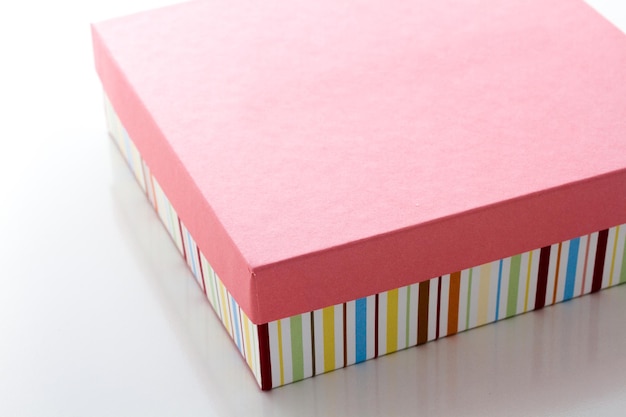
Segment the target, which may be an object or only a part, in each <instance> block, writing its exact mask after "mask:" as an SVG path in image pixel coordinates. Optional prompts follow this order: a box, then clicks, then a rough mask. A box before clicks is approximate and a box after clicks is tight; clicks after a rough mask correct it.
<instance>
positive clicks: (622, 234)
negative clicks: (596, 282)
mask: <svg viewBox="0 0 626 417" xmlns="http://www.w3.org/2000/svg"><path fill="white" fill-rule="evenodd" d="M624 245H626V224H623V225H621V226H620V228H619V239H618V241H617V251H616V253H615V269H614V270H613V285H616V284H619V279H620V276H621V273H622V263H623V262H624Z"/></svg>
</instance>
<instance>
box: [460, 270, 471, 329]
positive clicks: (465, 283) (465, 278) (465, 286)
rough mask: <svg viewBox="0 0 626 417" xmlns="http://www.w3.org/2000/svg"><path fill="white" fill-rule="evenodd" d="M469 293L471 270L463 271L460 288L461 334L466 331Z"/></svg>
mask: <svg viewBox="0 0 626 417" xmlns="http://www.w3.org/2000/svg"><path fill="white" fill-rule="evenodd" d="M468 291H469V269H464V270H463V271H461V285H460V288H459V328H458V329H457V330H458V331H459V332H462V331H463V330H466V328H465V324H466V322H467V293H468Z"/></svg>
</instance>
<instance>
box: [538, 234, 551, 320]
mask: <svg viewBox="0 0 626 417" xmlns="http://www.w3.org/2000/svg"><path fill="white" fill-rule="evenodd" d="M549 268H550V246H544V247H543V248H541V252H540V253H539V271H538V273H537V296H536V297H535V310H539V309H540V308H543V307H544V306H545V305H546V290H547V288H548V270H549Z"/></svg>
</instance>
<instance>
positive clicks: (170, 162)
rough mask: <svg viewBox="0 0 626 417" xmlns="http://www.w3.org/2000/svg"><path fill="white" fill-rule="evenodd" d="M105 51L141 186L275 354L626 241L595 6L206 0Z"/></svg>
mask: <svg viewBox="0 0 626 417" xmlns="http://www.w3.org/2000/svg"><path fill="white" fill-rule="evenodd" d="M93 42H94V53H95V62H96V69H97V71H98V74H99V75H100V78H101V80H102V83H103V86H104V89H105V92H106V95H107V97H108V99H109V100H110V102H111V106H112V109H115V110H114V111H115V112H116V113H117V115H118V116H119V118H120V120H121V125H123V134H120V135H121V136H120V137H122V136H124V135H125V136H126V138H127V139H128V138H129V137H130V138H132V143H133V147H134V146H136V157H135V159H136V161H135V166H143V167H144V168H143V169H148V168H147V167H149V175H146V173H145V172H144V173H143V174H142V175H139V174H138V173H137V172H136V175H138V179H139V177H142V178H143V179H139V181H140V183H143V184H144V190H146V192H147V193H148V190H150V189H152V187H147V185H146V181H148V179H152V178H154V179H157V180H158V184H159V185H158V188H159V189H160V190H161V192H162V193H163V196H164V197H163V198H166V199H167V202H168V206H169V203H170V202H171V206H172V207H174V208H175V213H176V214H175V219H176V220H177V221H178V223H179V224H178V226H177V227H178V230H180V233H181V238H180V241H181V242H180V244H179V249H181V248H182V251H181V252H183V254H184V255H185V256H186V258H188V256H187V253H186V252H185V250H184V249H185V246H184V242H183V241H184V240H185V239H184V234H185V233H186V234H188V235H189V239H191V236H193V239H194V240H193V245H191V246H190V247H192V246H193V248H195V251H196V252H197V257H198V259H200V258H203V257H205V260H208V263H210V268H211V271H214V273H215V274H217V276H219V279H218V281H219V282H220V285H223V286H224V287H225V290H227V293H228V297H231V298H232V299H233V302H234V300H236V303H235V304H236V309H235V310H236V311H237V312H239V313H243V314H244V316H245V320H249V321H250V322H251V323H252V325H253V327H251V328H250V329H251V330H250V331H251V332H252V333H254V334H256V335H257V336H258V334H260V333H258V334H257V333H255V332H266V333H267V332H269V333H271V331H272V330H271V329H272V327H271V326H270V327H269V328H267V327H263V326H267V324H268V323H270V324H271V323H276V322H280V321H281V320H282V319H288V318H293V317H298V315H302V314H309V313H310V314H311V317H312V318H311V323H313V324H314V319H313V315H312V314H313V313H311V312H313V311H315V310H320V309H325V308H329V307H332V306H337V305H343V306H346V307H344V312H343V317H344V320H345V318H346V314H347V304H345V303H347V302H355V301H356V300H359V299H365V298H366V297H370V296H373V295H374V294H383V293H387V292H389V291H395V290H397V289H400V288H403V287H407V288H408V287H410V286H411V285H415V284H417V283H420V282H432V280H433V279H434V278H436V277H442V276H446V275H447V276H448V277H450V276H451V274H453V273H455V272H454V271H459V273H460V271H463V270H471V268H473V267H477V266H480V265H484V264H487V263H491V262H500V261H499V260H503V259H509V258H511V257H513V256H517V255H520V256H521V254H523V253H532V251H533V250H540V249H541V250H543V249H542V248H546V247H548V248H549V247H550V245H553V244H556V243H558V242H561V243H563V242H569V241H570V240H571V239H575V238H579V237H582V236H591V234H592V233H597V232H598V231H600V233H601V236H604V234H603V233H604V232H602V231H604V230H607V233H608V230H609V228H612V227H613V226H616V225H620V224H623V223H626V152H625V151H626V135H625V133H626V100H625V99H624V97H626V83H624V82H623V80H624V79H626V36H624V34H622V33H621V32H619V31H618V30H617V29H616V28H615V27H613V26H612V25H611V24H610V23H609V22H607V21H605V20H604V19H603V18H602V17H601V16H599V15H598V14H597V13H596V12H595V11H593V10H592V9H591V8H589V7H588V6H587V5H586V4H584V3H583V2H582V1H570V0H556V1H551V2H542V1H539V0H534V1H510V2H505V3H498V4H494V3H493V2H488V1H477V2H461V3H460V4H457V3H454V2H449V1H441V2H429V1H410V2H409V1H406V2H405V1H400V2H394V3H393V4H388V3H385V2H382V1H378V0H371V1H348V2H347V3H346V2H344V3H342V4H336V3H335V2H330V1H328V0H322V1H317V2H306V1H295V2H282V1H278V0H270V1H269V2H263V3H258V2H253V1H243V0H238V1H235V2H226V1H221V0H215V1H208V2H190V3H185V4H181V5H177V6H173V7H168V8H163V9H158V10H154V11H150V12H146V13H140V14H136V15H132V16H128V17H124V18H120V19H116V20H111V21H107V22H103V23H98V24H95V25H94V26H93ZM129 140H130V139H129ZM131 167H132V164H131ZM152 192H153V194H154V190H153V191H152ZM165 196H167V197H165ZM154 201H156V200H154ZM153 205H155V203H154V202H153ZM155 208H157V207H156V205H155ZM157 211H159V210H158V209H157ZM162 219H163V220H164V224H166V227H168V226H167V221H170V220H168V219H164V218H163V216H162ZM183 231H184V233H183ZM170 233H171V234H172V235H173V237H174V236H175V233H173V229H172V231H170ZM614 233H615V236H617V237H615V239H614V242H615V245H616V246H615V248H616V252H615V253H613V255H612V256H613V257H612V258H610V259H611V260H612V262H613V264H614V265H615V264H616V262H617V265H618V268H621V266H620V265H621V263H620V262H621V259H622V258H619V259H618V261H615V259H617V258H615V256H617V255H616V254H618V251H617V246H618V242H621V241H620V240H619V239H618V237H619V236H621V235H619V229H618V230H617V231H615V232H614ZM174 239H175V240H176V239H178V238H176V237H174ZM589 239H591V238H589ZM595 239H596V241H598V237H597V236H596V238H595ZM607 239H608V237H607ZM600 241H602V239H600ZM189 242H191V240H189ZM196 243H197V245H196ZM605 244H606V242H605ZM619 244H620V245H621V243H619ZM559 245H560V244H559ZM568 245H569V243H568ZM568 247H569V246H568ZM605 249H606V248H605ZM557 252H558V254H559V255H560V254H561V246H559V249H558V251H557ZM557 252H554V253H557ZM618 255H619V254H618ZM537 256H539V255H537ZM545 256H547V255H545V254H544V258H543V259H544V263H543V264H542V265H543V266H545V265H547V264H545V262H546V261H545V259H546V258H545ZM607 256H608V255H607ZM619 256H621V255H619ZM539 257H540V256H539ZM585 259H587V258H585ZM188 262H191V264H190V266H192V269H193V265H194V261H193V259H191V260H190V259H188ZM603 262H604V261H603ZM531 263H532V262H531ZM558 264H559V263H558V262H557V263H556V264H555V265H558ZM529 265H530V264H529ZM198 266H199V269H198V271H199V272H201V271H202V270H203V269H202V262H201V261H198ZM586 267H587V266H586V264H585V265H584V266H583V267H581V270H586V269H585V268H586ZM537 268H538V267H537ZM598 268H600V267H598ZM599 270H600V271H601V272H602V271H603V269H602V268H600V269H599ZM609 272H610V273H609ZM609 272H607V274H608V275H607V276H611V277H612V276H613V275H611V274H614V273H616V272H615V270H611V271H609ZM555 273H556V272H555ZM194 275H196V276H199V275H202V274H197V273H196V271H194ZM539 275H540V274H539V272H537V274H535V275H534V276H539ZM485 276H486V275H485ZM529 276H530V275H529ZM556 276H558V274H556ZM599 276H600V277H602V276H603V275H602V274H600V275H599ZM439 279H441V278H439ZM599 279H600V282H601V281H602V279H603V278H599ZM611 280H612V278H611ZM596 281H597V280H596ZM490 282H491V281H490ZM498 282H500V281H499V280H498ZM564 282H565V281H564ZM611 282H613V281H611ZM615 282H616V283H617V282H619V279H616V280H615ZM485 285H486V284H485ZM498 285H499V284H498ZM546 285H547V284H546ZM202 286H203V288H204V290H205V292H206V291H207V287H206V285H205V284H202ZM485 288H487V287H485ZM498 288H499V287H498ZM555 288H556V287H555ZM581 288H584V285H583V286H582V287H581ZM535 290H537V291H538V293H539V294H540V298H541V297H547V296H546V295H545V292H543V293H542V292H541V288H538V287H536V286H535V287H533V291H535ZM590 290H591V289H590ZM563 291H565V290H563ZM563 291H562V292H561V294H564V293H563ZM556 293H557V292H556V289H555V290H554V294H556ZM583 293H584V291H583V290H581V291H580V292H579V293H577V295H580V294H583ZM207 295H208V294H207ZM533 296H534V295H533ZM228 297H227V298H228ZM377 297H378V296H377ZM555 297H556V296H555ZM409 298H410V297H409ZM377 299H378V298H377ZM561 299H567V297H564V296H563V295H562V296H561ZM555 301H556V298H555ZM526 302H527V301H526ZM407 305H408V304H407ZM541 306H543V305H541ZM541 306H539V307H541ZM535 307H537V306H535ZM416 308H417V307H416ZM527 310H528V308H525V309H523V311H527ZM320 311H321V310H320ZM376 311H379V308H378V306H377V307H376ZM521 311H522V310H520V311H517V310H516V313H519V312H521ZM329 317H330V316H328V317H326V318H327V320H326V322H328V323H330V318H329ZM498 318H499V317H498V315H497V314H496V315H495V316H494V317H492V319H490V320H487V321H484V322H488V321H493V319H495V320H497V319H498ZM321 320H322V322H323V323H325V322H324V319H323V317H322V318H321ZM357 324H358V320H357V322H355V325H357ZM256 326H260V327H258V328H257V327H256ZM244 327H245V326H243V327H242V329H243V328H244ZM313 327H314V326H313V325H312V326H311V328H313ZM469 327H471V326H466V328H469ZM343 328H344V329H345V328H346V324H344V325H343ZM300 332H302V328H300ZM269 333H268V334H269ZM279 333H280V332H279ZM437 334H438V333H437ZM231 335H233V333H231ZM346 337H347V336H345V335H344V340H345V339H346ZM259 340H261V339H258V340H256V342H254V343H259ZM407 340H408V339H407ZM376 343H378V342H376ZM407 343H408V342H407ZM407 346H408V344H407ZM259 349H261V350H263V349H266V350H267V349H270V347H269V346H266V347H265V348H263V347H259ZM244 350H245V349H244ZM252 350H254V349H252ZM270 350H271V349H270ZM392 350H393V349H391V350H389V349H388V351H392ZM274 352H276V351H275V350H274ZM344 352H346V349H345V348H344ZM339 353H340V352H338V355H339ZM261 356H263V355H261ZM344 357H346V358H347V356H346V353H344ZM261 359H263V358H261ZM311 360H313V359H311ZM274 363H275V362H274ZM281 363H282V362H281ZM343 364H344V365H345V364H347V359H344V360H343ZM255 366H256V367H257V368H258V369H261V368H263V366H262V365H258V364H257V365H255ZM251 367H252V365H251ZM314 368H315V365H313V374H315V373H316V372H315V369H314ZM326 368H327V369H328V370H329V369H330V368H332V367H331V366H330V365H328V366H327V367H326ZM281 369H282V366H281ZM333 369H334V368H333ZM253 370H254V369H253ZM255 372H256V371H255ZM259 372H260V371H259ZM255 375H257V374H256V373H255ZM298 375H300V374H298ZM274 377H275V373H274ZM259 378H260V376H259V375H257V379H258V380H259ZM287 379H289V378H287ZM292 379H293V380H295V379H300V378H295V377H293V378H292ZM281 382H282V383H285V378H282V379H279V380H277V381H273V382H272V386H277V385H276V384H278V385H282V383H281ZM265 387H267V384H265Z"/></svg>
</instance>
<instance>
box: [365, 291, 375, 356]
mask: <svg viewBox="0 0 626 417" xmlns="http://www.w3.org/2000/svg"><path fill="white" fill-rule="evenodd" d="M375 310H376V296H374V295H371V296H369V297H367V343H366V345H367V359H372V358H373V357H374V352H375V350H374V343H376V341H375V340H374V336H375V335H374V327H375V323H374V322H375V318H376V311H375Z"/></svg>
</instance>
